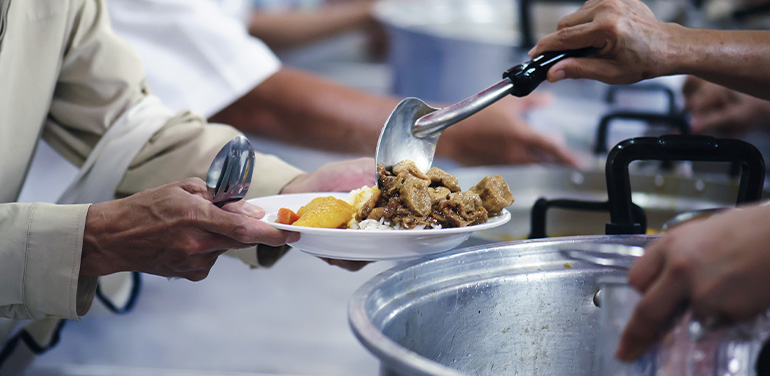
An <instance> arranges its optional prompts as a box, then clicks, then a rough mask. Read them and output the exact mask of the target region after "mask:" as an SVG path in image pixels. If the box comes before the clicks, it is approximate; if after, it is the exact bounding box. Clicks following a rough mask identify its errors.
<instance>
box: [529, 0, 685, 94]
mask: <svg viewBox="0 0 770 376" xmlns="http://www.w3.org/2000/svg"><path fill="white" fill-rule="evenodd" d="M677 31H678V29H677V28H676V26H675V25H674V24H667V23H664V22H661V21H658V20H657V19H656V18H655V15H653V13H652V11H650V9H649V8H648V7H647V6H646V5H645V4H644V3H642V2H641V1H639V0H588V1H587V2H586V3H585V4H584V5H583V7H581V8H580V9H579V10H577V11H576V12H575V13H572V14H570V15H567V16H565V17H563V18H562V19H560V20H559V23H558V25H557V31H556V32H554V33H551V34H549V35H546V36H545V37H543V38H541V39H540V40H539V41H538V42H537V45H535V47H534V48H532V50H530V51H529V55H530V56H531V57H535V56H537V55H540V54H542V53H544V52H548V51H563V50H577V49H581V48H586V47H593V48H595V49H596V52H595V53H593V54H592V55H591V56H590V57H584V58H577V59H575V58H570V59H565V60H563V61H560V62H558V63H557V64H556V65H554V66H553V67H551V69H550V70H549V71H548V81H551V82H556V81H559V80H561V79H564V78H588V79H594V80H599V81H602V82H605V83H610V84H630V83H634V82H637V81H640V80H643V79H647V78H652V77H657V76H660V75H663V74H668V73H669V72H666V71H665V69H664V68H665V66H666V61H665V59H666V58H667V56H668V54H669V53H670V52H671V51H670V49H669V45H670V43H669V42H670V41H671V40H672V39H674V38H675V37H676V36H677Z"/></svg>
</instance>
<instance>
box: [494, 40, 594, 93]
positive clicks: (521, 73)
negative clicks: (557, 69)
mask: <svg viewBox="0 0 770 376" xmlns="http://www.w3.org/2000/svg"><path fill="white" fill-rule="evenodd" d="M593 50H594V49H593V48H583V49H579V50H570V51H552V52H546V53H544V54H542V55H539V56H536V57H535V58H533V59H532V60H530V61H528V62H526V63H521V64H519V65H517V66H515V67H512V68H511V69H508V70H507V71H505V73H503V78H507V79H509V80H511V82H513V89H512V90H511V95H513V96H515V97H523V96H526V95H528V94H529V93H531V92H532V91H533V90H535V88H536V87H537V86H538V85H540V84H541V83H542V82H543V81H545V78H546V76H547V75H548V70H549V69H551V67H552V66H554V65H555V64H556V63H558V62H560V61H562V60H564V59H567V58H570V57H583V56H587V55H588V54H590V53H591V51H593Z"/></svg>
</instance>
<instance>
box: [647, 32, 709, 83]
mask: <svg viewBox="0 0 770 376" xmlns="http://www.w3.org/2000/svg"><path fill="white" fill-rule="evenodd" d="M664 28H665V31H666V32H665V34H664V35H666V39H665V41H666V42H665V43H664V44H663V46H662V48H661V50H660V51H657V53H658V54H659V55H658V56H660V57H659V58H658V67H657V70H658V72H657V74H656V77H658V76H670V75H676V74H687V73H688V72H691V69H692V68H691V67H692V66H693V65H695V64H696V61H697V60H698V53H696V52H695V48H696V41H697V39H699V35H698V34H697V33H692V30H693V29H689V28H686V27H684V26H682V25H679V24H676V23H664Z"/></svg>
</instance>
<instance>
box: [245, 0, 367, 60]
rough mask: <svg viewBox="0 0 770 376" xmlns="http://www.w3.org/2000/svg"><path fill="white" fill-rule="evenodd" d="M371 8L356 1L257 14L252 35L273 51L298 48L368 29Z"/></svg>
mask: <svg viewBox="0 0 770 376" xmlns="http://www.w3.org/2000/svg"><path fill="white" fill-rule="evenodd" d="M371 7H372V2H370V1H357V2H349V3H343V4H333V5H329V6H326V7H323V8H322V9H319V10H317V11H308V12H305V11H298V12H282V13H274V14H273V13H265V12H255V13H254V14H253V15H252V17H251V22H250V25H249V33H250V34H251V35H253V36H255V37H257V38H259V39H261V40H262V41H263V42H265V43H266V44H267V45H268V46H270V48H273V49H278V50H279V49H284V48H291V47H296V46H299V45H302V44H306V43H310V42H314V41H318V40H322V39H324V38H328V37H331V36H334V35H336V34H339V33H341V32H345V31H348V30H353V29H356V28H360V27H363V26H365V25H367V24H368V23H370V22H372V21H373V19H372V17H371Z"/></svg>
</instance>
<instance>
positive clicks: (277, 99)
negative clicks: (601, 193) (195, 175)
mask: <svg viewBox="0 0 770 376" xmlns="http://www.w3.org/2000/svg"><path fill="white" fill-rule="evenodd" d="M537 102H538V99H537V96H533V97H531V98H526V99H519V98H513V97H510V98H505V99H503V100H501V101H500V102H498V103H496V104H495V105H493V106H491V107H489V108H487V109H484V110H483V111H481V112H479V113H478V114H476V115H474V116H472V117H470V118H468V119H466V120H464V121H462V122H460V123H459V124H457V125H455V126H452V127H451V128H450V129H448V130H447V131H446V132H445V133H444V134H443V135H442V136H441V138H440V139H439V143H438V147H437V150H436V152H437V155H440V156H444V157H449V158H453V159H455V160H457V161H459V162H460V163H464V164H508V163H533V162H556V163H565V164H574V163H575V161H574V158H573V157H572V155H571V153H570V152H569V151H568V150H567V149H566V148H565V147H564V146H561V145H558V144H556V143H554V142H552V141H551V140H549V139H547V138H546V137H544V136H542V135H540V134H538V133H537V132H535V131H534V130H532V129H531V128H530V127H529V126H528V125H527V124H526V123H525V122H524V121H523V120H522V119H521V114H522V113H523V112H524V111H525V110H526V109H527V107H529V106H532V105H534V104H536V103H537ZM397 104H398V99H395V98H388V97H382V96H376V95H372V94H368V93H364V92H361V91H357V90H353V89H351V88H347V87H344V86H342V85H338V84H335V83H333V82H330V81H327V80H324V79H322V78H319V77H317V76H314V75H311V74H308V73H304V72H301V71H298V70H293V69H289V68H283V69H281V70H280V71H279V72H278V73H276V74H274V75H273V76H271V77H270V78H268V79H267V80H265V81H264V82H262V83H261V84H260V85H259V86H257V87H256V88H254V89H253V90H252V91H251V92H249V93H248V94H246V95H245V96H244V97H242V98H240V99H239V100H238V101H236V102H235V103H233V104H231V105H230V106H228V107H227V108H225V109H224V110H222V111H221V112H219V113H217V114H215V115H214V116H212V117H211V119H210V120H211V121H214V122H222V123H226V124H231V125H233V126H234V127H236V128H238V129H240V130H241V131H243V132H248V133H253V134H257V135H261V136H265V137H270V138H274V139H277V140H280V141H283V142H287V143H291V144H294V145H301V146H305V147H312V148H317V149H323V150H329V151H337V152H345V153H354V154H360V155H373V154H374V150H375V148H376V146H377V139H378V138H379V135H380V130H381V129H382V126H383V125H384V124H385V121H386V120H387V118H388V116H389V115H390V112H391V111H392V110H393V108H395V107H396V105H397Z"/></svg>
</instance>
